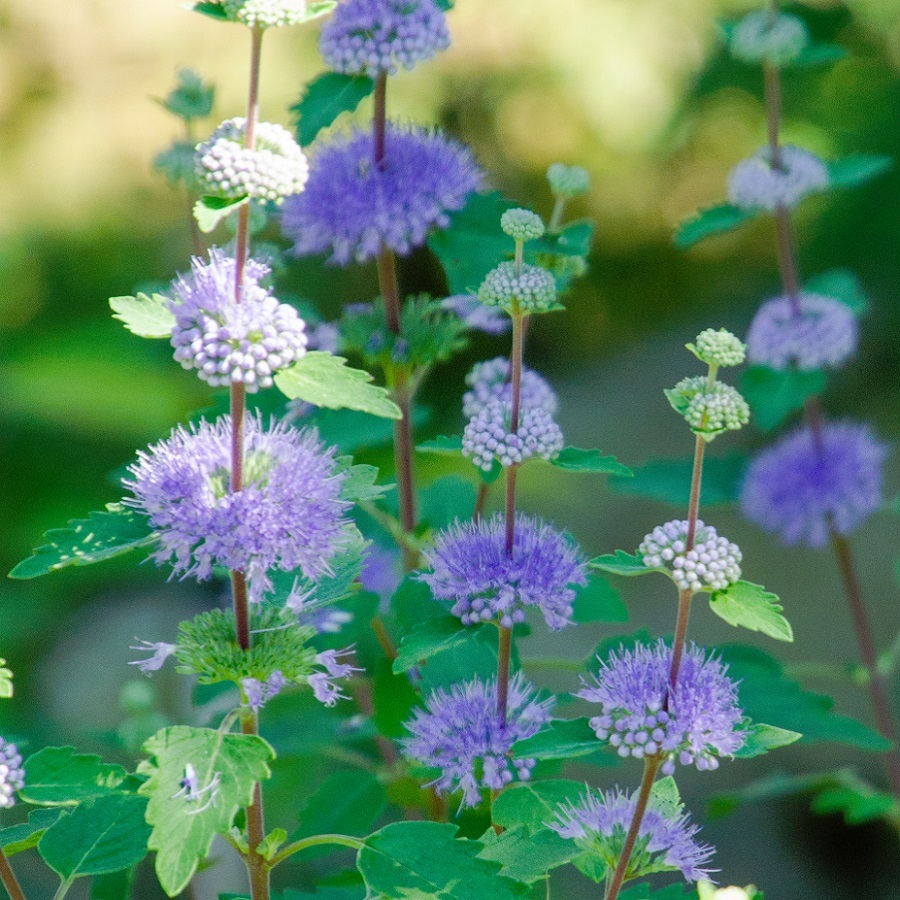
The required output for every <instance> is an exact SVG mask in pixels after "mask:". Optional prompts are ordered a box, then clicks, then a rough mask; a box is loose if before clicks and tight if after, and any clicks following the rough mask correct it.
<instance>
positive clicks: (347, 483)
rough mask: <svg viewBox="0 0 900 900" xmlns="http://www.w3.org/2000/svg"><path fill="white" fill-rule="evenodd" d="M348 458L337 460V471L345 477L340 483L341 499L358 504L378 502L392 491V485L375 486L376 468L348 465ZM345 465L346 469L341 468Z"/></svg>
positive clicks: (376, 478)
mask: <svg viewBox="0 0 900 900" xmlns="http://www.w3.org/2000/svg"><path fill="white" fill-rule="evenodd" d="M350 461H351V460H350V458H349V457H342V458H340V457H339V458H338V460H337V463H338V466H339V471H342V472H344V471H345V472H346V473H347V475H346V477H345V478H344V480H343V482H342V483H341V499H342V500H349V501H350V502H351V503H359V502H360V501H363V500H378V499H379V498H380V497H383V496H384V495H385V494H387V493H388V492H389V491H392V490H393V489H394V485H392V484H376V482H377V481H378V467H377V466H368V465H356V466H353V465H349V463H350ZM342 463H347V466H346V468H343V467H341V464H342Z"/></svg>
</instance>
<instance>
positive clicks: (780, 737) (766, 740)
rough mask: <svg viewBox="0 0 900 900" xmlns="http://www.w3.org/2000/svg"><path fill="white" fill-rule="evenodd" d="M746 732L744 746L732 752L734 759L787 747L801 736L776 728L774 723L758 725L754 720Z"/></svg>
mask: <svg viewBox="0 0 900 900" xmlns="http://www.w3.org/2000/svg"><path fill="white" fill-rule="evenodd" d="M747 732H748V733H747V740H746V742H745V743H744V746H743V747H741V749H740V750H738V751H737V752H736V753H735V754H734V755H735V758H736V759H753V758H754V757H755V756H762V755H763V754H765V753H768V752H769V751H770V750H777V749H778V748H779V747H787V746H788V745H789V744H793V743H795V742H796V741H799V740H800V738H802V737H803V735H802V734H800V733H799V732H796V731H788V730H787V729H785V728H776V727H775V726H774V725H760V724H757V723H755V722H754V723H753V724H752V725H751V726H750V727H749V728H748V729H747Z"/></svg>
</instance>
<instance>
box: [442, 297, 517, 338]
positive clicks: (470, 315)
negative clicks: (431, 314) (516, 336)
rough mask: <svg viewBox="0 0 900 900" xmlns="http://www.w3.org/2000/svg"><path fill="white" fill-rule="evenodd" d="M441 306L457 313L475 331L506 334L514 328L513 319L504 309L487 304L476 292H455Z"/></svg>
mask: <svg viewBox="0 0 900 900" xmlns="http://www.w3.org/2000/svg"><path fill="white" fill-rule="evenodd" d="M441 306H443V307H444V309H449V310H450V311H451V312H454V313H456V315H458V316H459V317H460V319H462V320H463V322H465V323H466V325H467V326H468V327H469V328H471V329H472V330H473V331H483V332H484V333H485V334H505V333H506V332H507V331H509V330H510V328H512V319H510V317H509V316H508V315H507V314H506V313H505V312H504V311H503V310H502V309H500V308H499V307H497V306H485V305H484V304H483V303H481V302H480V301H479V299H478V298H477V297H476V296H475V295H474V294H454V295H453V296H452V297H446V298H445V299H444V300H442V301H441Z"/></svg>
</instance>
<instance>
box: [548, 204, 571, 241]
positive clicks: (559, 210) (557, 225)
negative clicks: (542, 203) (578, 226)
mask: <svg viewBox="0 0 900 900" xmlns="http://www.w3.org/2000/svg"><path fill="white" fill-rule="evenodd" d="M565 211H566V198H565V197H557V198H556V202H555V203H554V204H553V213H552V215H551V216H550V224H549V225H548V226H547V233H548V234H559V233H560V231H562V220H563V213H565Z"/></svg>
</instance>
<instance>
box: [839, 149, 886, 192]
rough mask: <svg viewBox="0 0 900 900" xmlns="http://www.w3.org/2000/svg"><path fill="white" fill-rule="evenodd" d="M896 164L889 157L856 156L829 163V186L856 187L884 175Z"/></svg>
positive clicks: (862, 154)
mask: <svg viewBox="0 0 900 900" xmlns="http://www.w3.org/2000/svg"><path fill="white" fill-rule="evenodd" d="M893 164H894V161H893V160H892V159H891V157H889V156H875V155H872V154H864V153H860V154H855V155H853V156H846V157H844V158H843V159H835V160H832V161H831V162H830V163H828V186H829V187H833V188H846V187H856V186H857V185H860V184H865V183H866V182H868V181H872V180H873V179H875V178H878V177H879V176H880V175H884V173H885V172H887V171H888V170H889V169H890V168H891V167H892V166H893Z"/></svg>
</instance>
